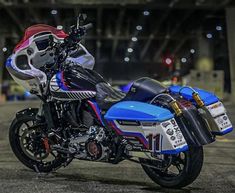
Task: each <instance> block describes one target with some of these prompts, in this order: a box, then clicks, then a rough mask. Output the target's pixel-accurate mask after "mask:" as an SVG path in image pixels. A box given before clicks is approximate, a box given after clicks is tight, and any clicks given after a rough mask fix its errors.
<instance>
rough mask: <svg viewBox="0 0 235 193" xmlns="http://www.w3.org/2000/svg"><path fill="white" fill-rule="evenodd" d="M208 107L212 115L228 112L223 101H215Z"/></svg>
mask: <svg viewBox="0 0 235 193" xmlns="http://www.w3.org/2000/svg"><path fill="white" fill-rule="evenodd" d="M206 108H207V109H208V111H209V112H210V114H211V116H212V117H217V116H219V115H221V114H225V113H226V110H225V108H224V105H223V104H222V103H221V102H217V103H214V104H212V105H209V106H207V107H206Z"/></svg>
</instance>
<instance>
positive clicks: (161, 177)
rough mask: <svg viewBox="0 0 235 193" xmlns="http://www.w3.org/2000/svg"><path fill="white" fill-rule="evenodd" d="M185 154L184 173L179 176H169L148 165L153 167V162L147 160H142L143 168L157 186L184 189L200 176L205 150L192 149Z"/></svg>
mask: <svg viewBox="0 0 235 193" xmlns="http://www.w3.org/2000/svg"><path fill="white" fill-rule="evenodd" d="M184 154H185V158H184V160H185V163H184V168H183V169H182V171H180V172H179V174H178V175H175V176H174V175H172V174H168V173H167V171H166V172H162V171H160V170H158V169H155V168H153V167H150V166H146V165H144V164H147V165H153V166H154V164H153V162H152V161H150V160H146V159H140V162H141V163H142V164H141V165H142V167H143V169H144V171H145V172H146V174H147V175H148V176H149V177H150V178H151V179H152V180H153V181H154V182H155V183H157V184H159V185H160V186H162V187H167V188H182V187H184V186H187V185H189V184H191V183H192V182H193V181H194V180H195V179H196V178H197V177H198V175H199V174H200V171H201V169H202V165H203V148H202V147H190V149H189V150H188V151H186V152H184Z"/></svg>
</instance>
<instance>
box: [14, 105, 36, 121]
mask: <svg viewBox="0 0 235 193" xmlns="http://www.w3.org/2000/svg"><path fill="white" fill-rule="evenodd" d="M37 112H38V108H27V109H23V110H21V111H19V112H17V113H16V119H17V120H19V119H20V118H22V117H24V116H35V115H36V114H37Z"/></svg>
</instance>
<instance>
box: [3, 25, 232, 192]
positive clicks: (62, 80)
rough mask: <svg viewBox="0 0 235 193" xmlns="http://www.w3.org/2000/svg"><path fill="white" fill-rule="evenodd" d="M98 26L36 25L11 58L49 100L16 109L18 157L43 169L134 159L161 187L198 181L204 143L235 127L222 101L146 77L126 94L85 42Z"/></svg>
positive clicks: (15, 71)
mask: <svg viewBox="0 0 235 193" xmlns="http://www.w3.org/2000/svg"><path fill="white" fill-rule="evenodd" d="M78 23H79V22H78ZM91 26H92V25H91V24H87V25H84V26H81V25H77V26H73V27H71V31H70V33H69V34H66V33H64V32H63V31H62V30H58V29H56V28H54V27H51V26H47V25H42V24H40V25H34V26H32V27H30V28H28V29H27V30H26V32H25V36H24V38H23V39H22V41H21V42H20V43H19V44H18V45H17V46H16V47H15V49H14V52H13V54H12V55H11V56H10V57H9V58H8V60H7V62H6V67H7V69H8V71H9V73H10V74H11V75H12V77H13V79H14V80H15V81H16V82H17V83H19V84H20V85H22V86H24V87H25V88H26V89H27V90H29V91H30V92H31V93H32V94H35V95H37V96H38V97H39V98H40V100H41V101H42V102H41V105H40V107H39V108H29V109H24V110H22V111H20V112H18V113H16V117H15V119H14V120H13V122H12V124H11V126H10V131H9V139H10V144H11V147H12V150H13V152H14V153H15V155H16V157H17V158H18V159H19V160H20V161H21V162H22V163H23V164H24V165H25V166H27V167H29V168H30V169H33V170H34V171H36V172H51V171H55V170H57V169H58V168H59V167H61V166H67V165H68V164H69V163H70V162H71V161H72V160H73V159H80V160H89V161H96V162H97V161H100V162H109V163H111V164H118V163H119V162H121V161H123V160H130V161H133V162H136V163H139V164H141V166H142V167H143V169H144V171H145V172H146V174H147V175H148V176H149V177H150V178H151V179H152V180H153V181H154V182H156V183H157V184H159V185H160V186H164V187H169V188H180V187H184V186H186V185H188V184H190V183H192V182H193V181H194V180H195V179H196V178H197V177H198V175H199V173H200V171H201V168H202V165H203V145H206V144H210V143H212V142H214V141H215V137H216V135H224V134H226V133H229V132H231V131H232V125H231V122H230V120H229V118H228V116H227V114H226V110H225V108H224V106H223V104H222V103H221V102H220V100H219V99H218V97H216V96H215V95H214V94H212V93H210V92H207V91H203V90H200V89H194V88H191V87H181V86H171V87H169V88H167V87H165V86H163V85H162V84H161V83H159V82H158V81H156V80H153V79H150V78H146V77H144V78H140V79H138V80H136V81H134V83H133V84H132V86H131V88H130V90H129V92H128V93H127V94H125V93H122V92H121V91H119V90H116V89H114V88H113V87H112V86H111V85H110V84H109V83H108V82H106V81H105V80H104V79H103V78H102V76H100V75H99V74H98V73H96V72H95V71H94V70H92V69H93V66H94V58H93V56H92V55H91V54H90V53H89V52H88V51H87V49H86V48H85V47H84V46H83V45H82V44H81V43H80V41H81V39H82V38H83V37H84V35H85V34H86V30H87V29H89V28H90V27H91Z"/></svg>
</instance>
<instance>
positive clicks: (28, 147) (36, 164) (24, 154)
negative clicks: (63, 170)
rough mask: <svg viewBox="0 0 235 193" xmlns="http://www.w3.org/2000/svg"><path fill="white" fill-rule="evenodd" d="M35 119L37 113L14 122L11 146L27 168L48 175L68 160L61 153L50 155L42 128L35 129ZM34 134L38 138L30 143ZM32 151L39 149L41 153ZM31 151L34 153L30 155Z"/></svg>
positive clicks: (23, 116)
mask: <svg viewBox="0 0 235 193" xmlns="http://www.w3.org/2000/svg"><path fill="white" fill-rule="evenodd" d="M35 117H36V113H34V114H33V115H32V114H31V115H30V116H29V115H27V114H25V115H22V116H20V117H18V118H15V119H14V120H13V122H12V124H11V126H10V130H9V141H10V146H11V148H12V151H13V152H14V154H15V156H16V157H17V158H18V159H19V161H20V162H22V163H23V164H24V165H25V166H27V167H28V168H30V169H32V170H34V171H36V172H45V173H48V172H51V171H54V170H56V169H57V168H59V167H60V166H61V165H62V164H63V163H64V162H65V161H66V158H65V157H63V156H62V155H61V154H59V153H57V154H56V155H55V152H53V153H52V152H50V153H48V152H47V151H46V150H45V147H44V146H43V144H42V138H41V137H40V132H42V128H34V125H35V122H36V118H35ZM22 128H23V131H22ZM32 128H34V130H33V129H32ZM36 129H37V130H36ZM35 130H36V131H35ZM32 133H33V135H35V133H36V134H37V135H38V136H36V138H35V139H34V140H33V141H30V138H31V134H32ZM23 138H24V139H23ZM22 141H24V143H25V147H24V145H22V144H23V142H22ZM32 149H33V150H35V149H37V150H38V152H39V153H38V152H37V153H35V152H34V151H33V150H32ZM30 151H32V152H31V153H30ZM52 154H53V156H52ZM49 156H50V157H49Z"/></svg>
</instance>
